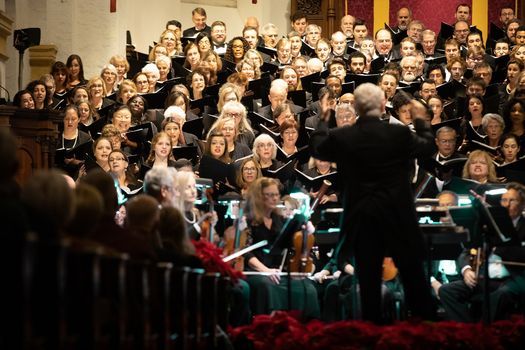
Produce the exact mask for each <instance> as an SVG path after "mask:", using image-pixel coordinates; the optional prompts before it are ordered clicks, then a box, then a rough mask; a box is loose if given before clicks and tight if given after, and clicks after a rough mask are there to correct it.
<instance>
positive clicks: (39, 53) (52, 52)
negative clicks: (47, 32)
mask: <svg viewBox="0 0 525 350" xmlns="http://www.w3.org/2000/svg"><path fill="white" fill-rule="evenodd" d="M28 51H29V66H30V68H31V80H35V79H38V78H40V77H41V76H42V75H44V74H47V73H49V71H50V69H51V66H52V65H53V63H55V61H56V58H57V52H58V47H57V46H56V45H38V46H33V47H30V48H29V49H28Z"/></svg>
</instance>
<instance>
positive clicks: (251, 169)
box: [242, 168, 257, 173]
mask: <svg viewBox="0 0 525 350" xmlns="http://www.w3.org/2000/svg"><path fill="white" fill-rule="evenodd" d="M255 170H257V169H256V168H244V169H242V171H246V172H247V173H251V172H254V171H255Z"/></svg>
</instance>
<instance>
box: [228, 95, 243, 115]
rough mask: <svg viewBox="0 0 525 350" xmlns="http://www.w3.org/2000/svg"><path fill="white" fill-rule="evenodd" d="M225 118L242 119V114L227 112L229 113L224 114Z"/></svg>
mask: <svg viewBox="0 0 525 350" xmlns="http://www.w3.org/2000/svg"><path fill="white" fill-rule="evenodd" d="M230 101H237V99H233V100H232V99H230ZM225 114H226V116H228V117H230V118H240V117H242V114H241V113H234V112H229V113H225Z"/></svg>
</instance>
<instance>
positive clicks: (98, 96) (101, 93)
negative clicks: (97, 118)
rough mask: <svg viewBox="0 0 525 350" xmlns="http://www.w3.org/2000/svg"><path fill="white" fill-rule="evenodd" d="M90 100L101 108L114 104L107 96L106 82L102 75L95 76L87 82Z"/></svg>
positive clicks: (94, 105)
mask: <svg viewBox="0 0 525 350" xmlns="http://www.w3.org/2000/svg"><path fill="white" fill-rule="evenodd" d="M87 90H88V93H89V102H90V103H91V105H92V106H93V107H94V108H95V109H97V110H99V109H102V108H104V107H107V106H109V105H111V104H113V101H111V100H109V99H107V98H106V84H105V82H104V80H103V79H102V78H101V77H93V78H91V79H89V81H88V83H87Z"/></svg>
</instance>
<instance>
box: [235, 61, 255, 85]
mask: <svg viewBox="0 0 525 350" xmlns="http://www.w3.org/2000/svg"><path fill="white" fill-rule="evenodd" d="M235 69H236V70H237V72H241V73H244V74H246V76H247V77H248V79H249V80H255V79H259V78H260V77H261V69H260V68H259V67H258V66H257V65H256V64H255V62H254V61H252V60H249V59H246V58H244V59H242V60H241V61H239V63H237V65H236V66H235Z"/></svg>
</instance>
